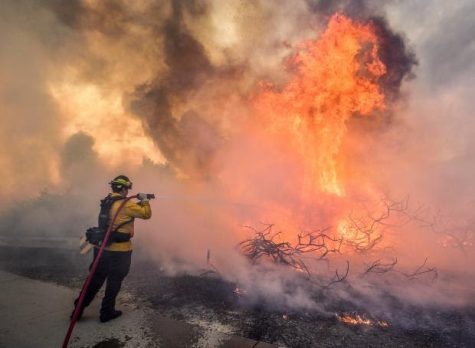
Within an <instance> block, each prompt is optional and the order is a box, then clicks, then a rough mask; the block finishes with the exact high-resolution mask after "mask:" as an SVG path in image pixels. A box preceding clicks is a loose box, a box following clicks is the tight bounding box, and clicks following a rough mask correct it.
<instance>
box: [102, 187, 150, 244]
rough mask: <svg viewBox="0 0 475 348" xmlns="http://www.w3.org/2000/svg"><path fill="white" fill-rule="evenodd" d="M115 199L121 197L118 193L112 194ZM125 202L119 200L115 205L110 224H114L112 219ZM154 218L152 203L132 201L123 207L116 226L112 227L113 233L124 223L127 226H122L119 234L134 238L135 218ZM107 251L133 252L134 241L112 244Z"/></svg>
mask: <svg viewBox="0 0 475 348" xmlns="http://www.w3.org/2000/svg"><path fill="white" fill-rule="evenodd" d="M111 195H112V196H113V197H114V196H120V195H119V194H118V193H112V194H111ZM122 202H123V200H118V201H116V202H114V203H113V205H112V207H111V210H110V214H109V224H110V223H111V222H112V219H113V218H114V216H115V214H116V212H117V209H119V207H120V205H121V204H122ZM151 216H152V209H151V208H150V203H149V202H142V203H135V202H132V201H131V200H130V201H127V202H126V203H125V205H124V206H123V207H122V209H121V210H120V212H119V215H118V216H117V219H116V220H115V222H114V225H113V226H112V231H115V229H116V228H117V226H119V225H121V224H122V223H124V222H126V221H129V222H127V223H126V224H125V225H123V226H121V227H120V228H119V229H118V230H117V232H119V233H128V234H130V236H131V237H133V236H134V220H133V219H135V218H139V219H150V217H151ZM105 249H106V250H109V251H130V250H132V241H130V240H129V241H128V242H121V243H112V244H110V245H109V246H107V247H106V248H105Z"/></svg>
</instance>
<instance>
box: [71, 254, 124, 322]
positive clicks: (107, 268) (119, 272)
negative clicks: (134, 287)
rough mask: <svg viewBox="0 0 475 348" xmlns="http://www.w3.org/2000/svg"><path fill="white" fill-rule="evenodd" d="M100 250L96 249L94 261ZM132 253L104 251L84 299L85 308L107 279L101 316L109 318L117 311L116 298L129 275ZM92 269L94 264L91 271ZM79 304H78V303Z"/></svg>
mask: <svg viewBox="0 0 475 348" xmlns="http://www.w3.org/2000/svg"><path fill="white" fill-rule="evenodd" d="M98 253H99V250H98V249H97V248H94V259H93V262H94V260H95V259H96V257H97V254H98ZM131 259H132V251H107V250H104V253H103V254H102V257H101V259H100V260H99V264H98V265H97V269H96V272H95V273H94V276H93V277H92V280H91V283H90V284H89V288H88V289H87V292H86V295H85V297H84V302H83V306H82V307H83V308H84V307H87V306H89V304H90V303H91V302H92V300H93V299H94V297H95V296H96V294H97V292H98V291H99V289H100V288H101V287H102V285H103V284H104V282H105V281H106V279H107V284H106V291H105V295H104V298H103V299H102V306H101V315H105V316H107V315H108V314H110V313H112V312H114V310H115V298H116V297H117V294H118V293H119V290H120V287H121V285H122V281H123V280H124V278H125V276H126V275H127V274H128V273H129V269H130V262H131ZM91 268H92V263H91V266H90V267H89V269H91ZM76 301H77V300H76ZM76 303H77V302H76Z"/></svg>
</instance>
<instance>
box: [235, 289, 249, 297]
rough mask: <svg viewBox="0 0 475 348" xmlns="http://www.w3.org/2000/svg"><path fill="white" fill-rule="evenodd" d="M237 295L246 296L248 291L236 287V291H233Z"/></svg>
mask: <svg viewBox="0 0 475 348" xmlns="http://www.w3.org/2000/svg"><path fill="white" fill-rule="evenodd" d="M233 292H234V293H235V294H236V295H238V296H244V295H246V294H247V290H246V289H242V288H238V287H236V289H234V291H233Z"/></svg>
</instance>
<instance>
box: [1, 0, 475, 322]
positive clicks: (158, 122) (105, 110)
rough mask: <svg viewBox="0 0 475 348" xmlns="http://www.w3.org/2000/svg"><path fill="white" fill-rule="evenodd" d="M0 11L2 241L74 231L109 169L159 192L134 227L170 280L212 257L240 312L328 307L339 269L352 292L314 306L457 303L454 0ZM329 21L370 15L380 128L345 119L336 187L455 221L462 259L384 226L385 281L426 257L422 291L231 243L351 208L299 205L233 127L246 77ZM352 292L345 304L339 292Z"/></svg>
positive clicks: (281, 158) (463, 301)
mask: <svg viewBox="0 0 475 348" xmlns="http://www.w3.org/2000/svg"><path fill="white" fill-rule="evenodd" d="M1 6H2V10H1V11H0V13H1V16H2V24H1V25H2V31H1V32H2V34H1V35H2V40H1V41H0V42H1V45H2V49H1V50H0V51H1V52H2V53H1V55H0V69H1V72H2V74H1V76H2V86H1V87H0V91H1V95H0V103H1V105H2V111H1V118H2V129H1V132H2V137H1V138H0V141H1V145H2V148H4V149H7V151H3V152H2V154H1V155H0V161H1V163H2V166H1V168H2V171H1V174H2V180H3V182H4V183H5V184H4V185H3V186H2V197H4V198H5V199H3V202H2V203H1V204H2V207H3V208H2V209H3V211H2V224H1V225H2V231H3V234H5V235H8V236H15V237H21V236H26V235H42V236H48V235H50V236H53V235H54V236H59V235H64V234H68V235H76V234H78V235H79V234H80V233H81V231H83V230H84V228H86V227H88V226H89V225H91V224H94V222H95V218H96V216H95V215H96V214H97V212H96V210H97V204H98V203H97V202H98V200H99V199H100V198H102V196H104V195H105V194H106V193H107V186H106V185H105V183H107V182H108V180H110V178H111V177H113V176H115V175H116V174H117V173H122V172H124V173H127V174H128V175H129V176H130V177H131V178H132V179H133V180H134V182H135V187H136V190H138V191H151V192H155V193H157V194H159V195H162V196H163V198H161V199H159V200H157V201H155V202H153V205H154V206H153V209H154V214H155V215H154V218H153V220H152V221H150V222H146V223H143V224H139V226H138V227H137V229H138V230H140V231H141V233H139V234H138V235H137V236H136V240H137V243H138V244H143V245H147V247H148V248H147V252H148V254H149V255H150V257H152V258H153V259H156V260H157V261H158V262H160V263H161V264H162V265H163V267H164V268H165V269H166V270H167V271H168V272H170V274H177V273H180V272H183V271H185V270H186V271H192V272H201V271H202V270H203V269H206V268H207V267H209V264H208V263H207V260H206V254H207V251H208V250H210V251H211V262H212V264H213V265H214V266H215V267H216V268H217V269H218V271H219V274H220V275H221V276H222V277H223V278H225V279H227V280H229V281H232V282H236V283H237V284H239V286H241V287H243V288H245V289H247V291H248V292H250V294H249V295H248V296H247V298H248V299H249V302H253V303H255V302H258V301H260V300H261V299H262V298H263V297H268V298H271V299H272V300H271V301H270V303H272V304H273V305H277V306H280V307H282V308H297V309H299V310H300V309H308V308H310V309H315V310H318V311H320V312H321V313H330V312H332V309H328V308H325V306H324V305H322V304H321V303H320V302H319V300H318V299H317V300H316V298H315V295H314V294H315V293H318V291H320V287H321V285H325V284H326V282H329V281H331V279H332V277H333V274H334V271H335V269H337V268H338V269H340V272H342V271H344V269H343V270H342V268H341V267H344V265H345V261H346V259H350V261H351V269H350V276H349V278H348V281H349V282H350V284H353V285H351V287H352V289H351V290H349V289H347V288H345V286H344V285H341V284H336V285H335V287H334V288H333V289H335V290H334V291H330V292H328V291H327V293H326V296H328V298H332V299H333V300H332V301H329V303H334V302H335V301H336V302H338V301H337V299H343V300H347V301H350V299H351V300H354V301H353V304H354V305H355V306H356V307H357V308H359V309H360V308H362V307H364V308H367V310H368V311H371V312H374V313H376V314H378V315H380V314H382V313H392V310H393V309H388V308H389V307H387V305H388V302H386V301H385V300H384V299H386V298H387V296H389V295H388V293H390V294H391V296H395V297H397V298H398V299H402V300H403V301H407V302H408V303H419V304H421V303H423V304H427V305H429V304H430V305H444V306H446V305H450V306H454V307H456V308H458V307H459V306H462V305H467V304H468V305H472V304H473V291H472V290H471V284H473V271H472V270H471V269H470V268H469V267H467V265H469V264H471V263H473V261H474V259H473V258H474V255H473V243H472V241H473V229H472V227H473V226H472V225H471V224H470V218H471V213H472V208H473V199H472V196H473V190H474V188H473V184H472V175H471V174H473V171H474V168H473V161H471V157H472V155H473V149H474V144H473V141H472V139H473V137H472V136H471V132H472V129H473V127H470V125H471V117H470V116H471V111H470V110H471V98H470V96H471V94H472V93H471V92H472V90H473V87H472V86H473V77H474V71H473V69H474V66H473V61H474V60H473V59H471V58H473V41H471V40H473V35H471V34H473V30H474V29H473V25H472V24H471V23H470V22H469V21H468V22H467V18H469V17H470V16H469V15H468V14H470V13H472V12H473V11H474V6H473V4H471V3H470V2H469V1H466V2H463V1H462V2H458V3H457V4H446V3H443V2H437V1H434V3H433V4H432V6H427V5H425V6H423V5H418V4H415V3H413V2H410V1H387V2H384V4H383V3H381V4H380V5H378V6H375V5H374V4H372V3H371V2H364V1H341V2H327V1H296V2H292V4H290V3H289V2H285V1H280V2H274V3H270V2H265V1H260V2H239V3H237V2H231V1H229V2H227V1H223V2H221V1H220V2H217V1H214V2H213V1H204V2H203V1H186V2H174V1H172V2H155V1H143V2H142V1H138V2H134V4H130V3H126V2H112V1H106V2H94V1H68V2H61V1H48V2H42V3H38V2H33V1H26V0H25V1H15V2H13V1H10V2H8V1H7V2H3V3H2V5H1ZM337 10H340V11H343V12H344V13H346V14H347V15H350V16H351V17H352V18H355V19H357V20H362V19H364V20H368V19H370V18H371V20H372V21H373V23H375V25H376V27H377V28H378V30H379V34H380V36H381V37H384V38H385V41H384V43H385V44H386V47H385V48H386V50H383V51H382V52H385V54H386V55H385V56H382V60H383V62H384V63H385V64H386V65H387V66H388V69H389V73H388V74H387V75H385V77H384V79H386V81H384V84H383V89H384V93H385V95H386V97H387V99H388V100H389V101H390V104H389V106H388V109H389V110H388V111H387V112H385V113H383V115H382V116H381V117H380V118H379V119H378V120H383V121H377V122H374V121H368V120H364V119H362V118H358V117H357V116H355V117H354V118H352V119H351V120H350V121H349V122H348V128H349V129H350V132H351V136H349V137H348V138H347V139H346V142H345V143H344V145H343V146H344V147H345V149H346V150H348V153H349V154H351V156H350V155H349V156H347V157H348V163H349V164H351V165H352V166H353V167H352V168H353V169H354V178H353V179H351V178H350V179H349V182H350V183H351V185H352V186H354V187H356V189H355V191H357V187H358V186H359V185H360V184H361V183H363V182H365V183H368V182H370V183H371V184H372V185H373V187H377V188H378V189H381V192H386V193H388V194H389V196H391V197H397V198H399V197H406V196H407V195H410V196H411V202H414V211H415V210H416V208H417V207H419V206H424V207H426V208H427V209H426V210H425V211H424V212H423V213H421V214H420V215H418V217H419V218H421V219H423V220H424V222H430V221H432V220H431V219H430V217H432V216H433V215H434V214H432V213H427V211H429V210H430V211H437V209H439V208H440V209H441V210H442V211H443V212H444V214H445V215H448V216H449V217H450V220H454V222H451V223H448V224H447V225H448V226H449V227H448V228H449V229H455V227H454V226H465V230H468V232H467V234H466V239H465V240H464V241H463V242H466V243H467V244H466V245H464V246H463V250H460V248H458V247H455V248H454V247H453V245H449V246H448V247H443V245H442V244H443V242H444V238H445V237H447V233H445V232H447V231H442V229H439V230H437V229H436V230H435V232H434V229H432V228H430V227H431V226H430V224H429V223H428V224H426V225H424V226H420V224H419V225H418V224H417V223H412V224H411V225H407V226H398V228H394V229H388V230H387V231H386V237H385V238H386V240H388V241H391V242H392V243H393V244H394V245H393V248H394V249H396V251H397V253H396V254H397V257H398V258H399V263H398V267H401V268H400V270H401V271H404V272H411V271H412V270H415V269H417V267H418V266H419V265H420V264H421V263H422V262H423V261H424V259H425V258H426V257H428V259H429V265H428V266H430V267H436V268H437V269H438V270H439V280H438V281H436V282H435V283H433V282H431V281H429V280H427V279H422V280H417V279H416V280H407V279H406V280H404V279H403V280H402V283H400V279H399V278H398V277H399V275H398V274H392V273H391V274H387V275H384V276H383V277H376V278H375V279H373V281H372V282H370V281H368V280H367V279H364V280H361V279H360V278H358V275H359V274H360V273H361V272H362V270H364V267H365V265H366V264H368V263H369V262H372V261H374V260H377V259H378V258H381V257H382V256H385V255H382V254H379V253H375V254H371V253H370V254H368V255H367V258H366V259H359V258H358V257H354V256H346V255H343V257H341V256H338V258H336V259H334V260H332V264H331V265H332V266H331V267H329V268H327V267H326V266H322V265H319V266H318V267H316V271H315V274H316V275H317V276H318V277H321V279H322V280H321V283H319V284H316V286H315V287H313V286H308V285H305V284H307V283H306V280H305V279H304V278H302V277H301V275H300V274H294V273H295V271H294V270H292V269H291V270H290V271H289V270H288V269H286V268H285V267H274V266H266V265H265V263H263V264H264V265H258V266H251V265H250V264H249V262H248V261H247V260H246V259H245V258H243V257H242V256H241V254H240V252H239V249H238V248H236V245H237V244H238V243H239V242H240V241H241V240H242V239H244V238H248V237H249V236H252V233H249V230H246V229H245V228H242V226H243V225H252V226H254V227H258V226H260V225H259V223H260V221H263V222H267V223H274V224H276V225H277V226H279V225H280V226H283V227H282V228H283V229H284V230H285V232H286V233H293V234H296V233H297V230H298V229H299V228H302V229H307V228H309V227H311V228H325V227H328V225H330V226H331V224H332V221H330V220H331V219H330V218H329V216H332V214H334V211H336V210H338V209H339V207H340V206H343V205H346V204H352V201H351V199H350V200H348V202H344V203H341V202H338V201H337V200H334V199H332V198H328V197H327V196H324V195H322V196H319V197H316V198H315V199H313V200H312V202H311V204H308V205H306V206H303V207H302V202H301V201H300V199H299V197H296V196H295V195H294V193H295V186H297V185H298V184H296V183H298V182H299V180H301V179H300V178H299V177H298V175H299V168H298V166H297V165H296V164H295V160H294V158H293V157H292V153H290V152H289V150H288V148H286V146H285V144H284V146H282V144H280V145H279V144H278V145H279V146H280V147H279V146H274V145H275V144H276V143H278V142H277V141H274V140H275V139H269V137H267V135H263V134H265V130H264V129H259V128H258V129H255V128H252V129H251V130H250V127H249V125H253V124H254V123H253V122H254V121H255V115H254V114H252V107H251V106H250V103H249V102H248V100H249V98H250V97H251V96H252V95H253V94H255V93H256V91H258V90H259V87H258V86H257V85H258V84H259V82H262V81H264V82H266V83H273V84H274V86H277V87H276V88H277V89H278V88H280V87H282V86H285V83H286V81H288V79H289V74H291V71H290V72H289V71H287V70H286V69H284V68H282V66H283V65H282V62H283V61H285V60H286V59H288V58H289V57H290V56H292V55H293V54H294V53H295V51H296V50H298V47H299V44H300V43H301V42H303V41H305V40H308V39H316V38H317V37H318V36H319V35H321V33H322V32H323V31H324V30H325V26H326V24H327V22H328V19H329V17H330V16H331V15H332V14H333V13H334V12H335V11H337ZM438 11H439V12H441V13H445V15H444V16H439V15H437V13H439V12H438ZM419 14H421V15H419ZM421 17H422V19H421ZM383 18H384V19H383ZM421 20H422V21H423V23H424V25H421V23H420V21H421ZM447 27H450V28H452V30H445V29H444V28H447ZM383 46H384V45H383ZM383 48H384V47H383ZM447 52H450V53H452V54H453V56H452V54H451V56H450V57H448V56H447V54H448V53H447ZM416 61H417V62H418V64H417V65H416V64H415V63H416ZM409 77H411V78H409ZM258 121H259V120H257V122H258ZM231 191H232V193H230V192H231ZM167 196H168V198H167ZM10 202H15V204H14V205H13V203H10ZM411 209H412V207H411ZM271 211H273V213H270V212H271ZM296 215H299V216H302V217H303V218H302V219H299V223H300V225H299V226H295V225H294V226H292V227H293V228H294V230H290V231H289V230H288V228H290V227H289V224H287V221H294V220H295V216H296ZM332 227H333V229H335V228H336V226H332ZM457 229H459V228H457ZM449 232H450V231H449ZM449 238H450V236H449ZM457 238H458V236H457ZM470 243H472V244H470ZM449 244H450V243H449ZM386 251H387V250H385V252H386ZM393 256H394V255H392V254H391V258H389V260H392V257H393ZM288 272H290V273H288ZM393 278H394V279H393ZM392 279H393V281H391V280H392ZM398 284H404V286H398ZM375 289H376V290H375ZM378 289H379V290H378ZM354 291H356V292H358V293H359V294H360V296H361V297H358V298H361V300H360V301H356V297H350V296H349V294H352V293H353V292H354ZM269 294H272V296H270V295H269ZM405 318H407V316H406V317H405ZM389 319H390V320H392V321H394V320H395V318H394V317H392V316H391V317H390V318H389ZM396 321H397V320H396ZM402 321H404V320H402Z"/></svg>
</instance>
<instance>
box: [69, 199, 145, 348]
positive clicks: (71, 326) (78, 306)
mask: <svg viewBox="0 0 475 348" xmlns="http://www.w3.org/2000/svg"><path fill="white" fill-rule="evenodd" d="M132 198H137V195H135V196H130V197H126V198H125V199H124V201H123V202H122V203H121V204H120V206H119V209H117V212H116V213H115V215H114V218H113V219H112V221H111V223H110V224H109V227H108V228H107V231H106V235H105V236H104V240H103V241H102V244H101V247H100V248H99V252H98V253H97V256H96V258H95V259H94V262H93V263H92V267H91V270H90V271H89V275H88V276H87V278H86V280H85V281H84V285H83V286H82V289H81V293H80V294H79V299H78V302H77V304H76V307H75V308H74V313H73V316H72V318H71V321H70V323H69V328H68V332H67V333H66V336H65V337H64V341H63V348H67V347H68V343H69V339H70V338H71V334H72V333H73V329H74V325H76V322H77V320H78V316H79V312H80V310H81V307H82V303H83V302H84V297H85V296H86V292H87V289H88V288H89V284H90V283H91V280H92V277H93V276H94V273H95V272H96V269H97V265H98V264H99V260H100V259H101V256H102V254H103V252H104V249H105V247H106V244H107V241H108V240H109V236H110V234H111V232H112V226H113V225H114V222H115V220H116V219H117V216H118V215H119V212H120V211H121V210H122V208H123V207H124V205H125V203H126V202H127V201H129V200H131V199H132Z"/></svg>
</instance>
